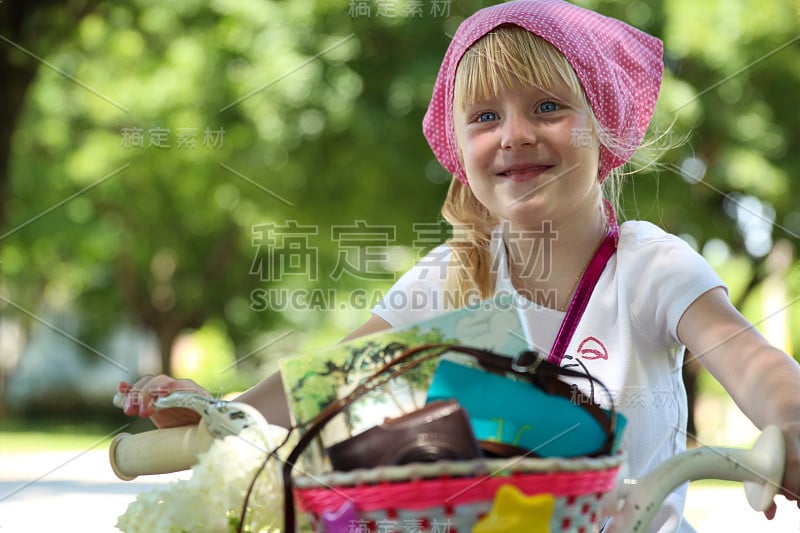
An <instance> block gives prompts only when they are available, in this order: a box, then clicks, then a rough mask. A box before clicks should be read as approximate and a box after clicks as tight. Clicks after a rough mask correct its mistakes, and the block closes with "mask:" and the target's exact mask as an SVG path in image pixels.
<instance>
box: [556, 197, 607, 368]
mask: <svg viewBox="0 0 800 533" xmlns="http://www.w3.org/2000/svg"><path fill="white" fill-rule="evenodd" d="M606 209H607V210H608V233H607V234H606V237H605V239H603V242H602V243H600V247H599V248H598V249H597V251H596V252H595V253H594V257H592V260H591V261H590V262H589V266H587V267H586V271H585V272H584V273H583V276H581V280H580V282H579V283H578V287H577V288H576V289H575V294H574V295H573V296H572V301H571V302H570V304H569V308H568V309H567V314H566V316H565V317H564V321H563V322H562V323H561V328H560V329H559V330H558V335H556V340H555V342H554V343H553V349H552V350H550V356H549V357H548V358H547V361H548V362H550V363H553V364H555V365H560V364H561V360H562V359H563V358H564V354H566V352H567V348H568V347H569V342H570V341H571V340H572V336H573V335H574V334H575V330H576V329H578V323H579V322H580V320H581V317H582V316H583V312H584V311H585V310H586V306H587V305H588V304H589V298H591V297H592V292H593V291H594V287H595V285H597V280H599V279H600V275H601V274H602V273H603V270H605V268H606V264H607V263H608V260H609V259H610V258H611V256H612V255H614V252H616V251H617V241H618V240H619V227H618V226H617V219H616V217H615V216H614V210H613V208H612V207H611V205H609V204H608V203H607V202H606Z"/></svg>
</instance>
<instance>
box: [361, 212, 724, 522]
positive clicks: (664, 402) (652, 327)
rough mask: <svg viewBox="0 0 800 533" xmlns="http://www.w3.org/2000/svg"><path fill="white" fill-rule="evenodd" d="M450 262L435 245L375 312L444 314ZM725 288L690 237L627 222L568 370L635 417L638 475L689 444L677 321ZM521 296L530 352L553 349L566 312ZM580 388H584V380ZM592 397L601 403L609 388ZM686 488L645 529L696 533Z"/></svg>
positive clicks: (496, 240)
mask: <svg viewBox="0 0 800 533" xmlns="http://www.w3.org/2000/svg"><path fill="white" fill-rule="evenodd" d="M491 246H492V258H493V265H496V277H497V282H496V292H498V293H506V294H517V293H516V291H515V290H514V288H513V286H512V284H511V279H510V276H509V273H508V262H507V259H506V247H505V246H503V237H502V232H501V231H499V230H498V231H495V233H494V236H493V239H492V245H491ZM449 258H450V250H449V247H448V246H447V245H442V246H439V247H437V248H435V249H434V250H432V251H431V252H430V253H429V254H428V255H427V256H426V257H425V258H423V259H422V260H421V261H420V262H419V263H417V265H415V266H414V267H413V268H412V269H411V270H409V271H408V272H407V273H406V274H404V275H403V276H402V277H401V278H400V279H399V280H398V282H397V283H396V284H395V285H394V287H392V288H391V290H390V291H389V293H387V294H386V295H385V297H384V299H383V300H382V301H381V302H380V303H379V304H378V305H377V306H376V307H375V308H374V309H373V312H374V313H375V314H376V315H378V316H380V317H381V318H383V319H384V320H386V321H387V322H388V323H389V324H391V325H392V326H393V327H398V326H401V325H405V324H410V323H414V322H418V321H420V320H424V319H428V318H431V317H433V316H436V315H438V314H441V313H443V312H446V311H447V309H445V306H444V305H443V297H442V294H443V291H444V287H445V279H446V273H447V262H448V260H449ZM719 286H723V287H724V283H723V282H722V280H721V279H720V278H719V276H718V275H717V274H716V273H715V272H714V270H713V269H712V268H711V266H710V265H709V264H708V263H707V262H706V261H705V260H704V259H703V258H702V256H700V255H699V254H698V253H697V252H695V251H694V250H692V249H691V248H690V247H689V246H688V245H687V244H686V243H685V242H684V241H683V240H681V239H679V238H678V237H676V236H674V235H671V234H668V233H666V232H664V231H663V230H661V229H660V228H658V227H657V226H655V225H653V224H650V223H648V222H640V221H630V222H625V223H623V224H622V225H621V227H620V236H619V245H618V248H617V252H616V254H614V255H613V256H612V257H611V259H610V260H609V262H608V264H607V266H606V268H605V270H604V271H603V273H602V275H601V276H600V279H599V280H598V282H597V285H596V287H595V289H594V291H593V293H592V297H591V299H590V300H589V303H588V305H587V307H586V311H585V312H584V315H583V317H582V318H581V320H580V323H579V324H578V327H577V329H576V330H575V334H574V335H573V337H572V340H571V341H570V345H569V347H568V349H567V352H566V354H567V355H566V356H565V357H564V359H563V361H562V366H574V367H578V368H576V370H581V368H579V367H583V368H584V369H585V370H586V371H587V372H588V373H590V374H591V375H593V376H594V377H596V378H598V379H600V380H601V381H602V382H603V383H604V384H605V385H606V387H608V389H609V390H610V391H611V393H612V394H613V395H614V401H615V405H616V406H617V408H618V409H619V410H620V411H621V412H622V413H623V414H625V416H626V417H627V419H628V425H627V428H626V430H625V434H624V437H623V441H622V447H623V449H625V450H626V452H627V454H628V466H629V468H630V474H631V475H632V476H633V477H642V476H643V475H644V474H646V473H647V472H649V471H650V470H652V469H653V468H655V467H656V466H658V465H659V464H660V463H662V462H663V461H665V460H666V459H668V458H669V457H671V456H673V455H674V454H676V453H678V452H680V451H683V450H684V449H685V441H686V421H687V405H686V390H685V388H684V384H683V379H682V375H681V368H682V365H683V354H684V346H683V345H682V344H681V343H680V341H679V340H678V335H677V328H678V322H679V320H680V318H681V316H683V313H684V312H685V311H686V309H687V308H688V307H689V305H691V304H692V302H694V301H695V300H696V299H697V298H698V297H699V296H700V295H702V294H703V293H705V292H707V291H709V290H710V289H712V288H714V287H719ZM398 292H400V293H404V294H403V295H402V296H403V297H398V296H400V295H398V294H397V293H398ZM393 294H394V296H393ZM517 301H518V302H522V303H523V304H524V310H522V312H521V313H520V315H521V316H522V317H523V322H524V329H525V333H526V335H527V338H528V342H529V344H530V345H531V348H532V349H536V350H538V351H539V352H540V353H542V354H548V353H549V352H550V349H551V348H552V345H553V342H554V341H555V337H556V335H557V333H558V329H559V327H560V325H561V322H562V320H563V318H564V313H563V312H559V311H555V310H553V309H549V308H545V307H541V306H537V305H535V304H533V303H532V302H530V301H528V300H525V299H524V298H523V297H522V296H518V299H517ZM576 384H577V385H579V386H582V385H585V384H584V383H581V382H580V380H579V381H576ZM595 399H596V400H597V401H599V402H600V403H604V398H603V394H602V392H600V393H596V394H595ZM686 488H687V486H686V485H684V486H683V487H681V488H680V489H679V490H677V491H675V492H674V493H672V494H671V495H670V496H669V497H668V498H667V501H666V502H665V503H664V505H663V506H662V509H661V511H660V512H659V515H658V516H656V518H655V519H654V521H653V523H652V524H651V526H650V528H648V531H651V532H654V531H658V532H660V533H661V532H664V533H666V532H673V531H680V532H681V533H685V532H691V531H693V529H692V527H691V526H690V525H689V524H688V523H686V521H685V520H683V521H682V520H681V515H682V511H683V505H684V501H685V497H686ZM679 523H680V528H679V529H678V527H679Z"/></svg>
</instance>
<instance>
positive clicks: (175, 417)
mask: <svg viewBox="0 0 800 533" xmlns="http://www.w3.org/2000/svg"><path fill="white" fill-rule="evenodd" d="M117 390H118V391H119V392H121V393H123V394H125V404H124V405H123V407H122V410H123V412H124V413H125V414H126V415H128V416H141V417H150V420H152V421H153V423H154V424H155V425H156V427H158V428H168V427H175V426H186V425H190V424H197V423H198V422H200V415H199V414H198V413H196V412H195V411H192V410H191V409H184V408H172V409H163V410H156V408H155V401H156V399H157V398H159V397H162V396H168V395H169V394H171V393H173V392H191V393H194V394H202V395H204V396H209V397H210V396H211V395H210V394H209V393H208V392H207V391H206V390H205V389H203V388H202V387H201V386H200V385H198V384H197V383H195V382H194V381H192V380H191V379H173V378H171V377H169V376H166V375H164V374H161V375H159V376H144V377H142V378H140V379H139V380H138V381H137V382H136V383H133V384H130V383H127V382H125V381H121V382H120V383H119V385H117Z"/></svg>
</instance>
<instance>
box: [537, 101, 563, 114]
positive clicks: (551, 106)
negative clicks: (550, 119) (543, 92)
mask: <svg viewBox="0 0 800 533" xmlns="http://www.w3.org/2000/svg"><path fill="white" fill-rule="evenodd" d="M559 108H560V106H559V105H558V104H557V103H555V102H542V103H541V104H539V111H541V112H542V113H552V112H553V111H558V110H559Z"/></svg>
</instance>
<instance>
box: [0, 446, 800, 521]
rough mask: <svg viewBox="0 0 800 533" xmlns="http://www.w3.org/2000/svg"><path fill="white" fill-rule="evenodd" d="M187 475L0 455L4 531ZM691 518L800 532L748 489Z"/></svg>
mask: <svg viewBox="0 0 800 533" xmlns="http://www.w3.org/2000/svg"><path fill="white" fill-rule="evenodd" d="M187 476H188V473H186V472H183V473H179V474H171V475H164V476H150V477H149V478H140V479H136V480H134V481H130V482H125V481H120V480H118V479H117V478H116V477H115V476H114V474H113V473H112V472H111V470H110V468H109V467H108V459H107V452H106V451H104V450H94V451H90V452H86V453H83V454H75V453H35V454H15V455H7V454H2V452H0V533H12V532H13V533H18V532H19V533H31V532H33V533H38V532H55V531H58V532H71V531H80V532H82V533H84V532H85V533H95V532H97V533H106V532H115V531H117V529H116V528H115V527H114V525H115V523H116V519H117V517H118V516H119V515H120V514H122V513H124V512H125V509H126V508H127V505H128V503H130V502H131V501H133V500H134V499H135V497H136V494H137V493H138V492H140V491H143V490H148V489H150V488H153V487H156V486H159V485H162V484H164V483H168V482H170V481H173V480H176V479H181V478H185V477H187ZM689 494H690V495H689V505H688V508H687V516H689V517H690V518H691V521H692V523H693V524H694V525H695V527H696V528H697V529H698V531H699V532H700V533H716V532H725V533H728V532H740V531H747V532H758V533H778V532H780V533H787V532H794V531H800V510H798V509H797V508H795V507H794V506H793V505H792V504H790V503H788V502H785V501H782V502H781V505H780V507H781V509H780V510H779V513H778V517H777V518H776V520H774V521H773V522H768V521H767V520H765V519H764V518H763V517H761V515H759V514H758V513H755V512H753V511H751V510H750V508H749V507H748V506H747V503H746V500H745V497H744V491H743V490H742V488H741V486H738V485H731V486H730V487H729V488H719V487H715V488H712V489H708V488H704V487H703V486H702V485H694V486H693V487H692V488H690V493H689Z"/></svg>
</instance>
